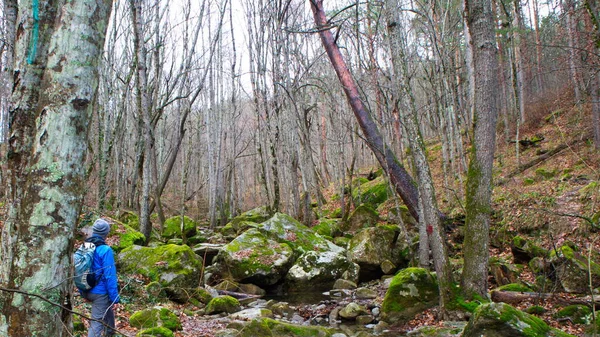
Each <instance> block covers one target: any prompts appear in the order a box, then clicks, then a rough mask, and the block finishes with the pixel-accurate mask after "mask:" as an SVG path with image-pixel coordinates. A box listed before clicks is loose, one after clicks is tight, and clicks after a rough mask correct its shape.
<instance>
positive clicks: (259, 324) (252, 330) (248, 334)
mask: <svg viewBox="0 0 600 337" xmlns="http://www.w3.org/2000/svg"><path fill="white" fill-rule="evenodd" d="M239 336H240V337H255V336H265V337H272V336H273V333H272V332H271V328H269V326H268V325H267V322H265V321H264V320H262V319H253V320H252V321H251V322H250V323H248V324H247V325H245V326H244V327H243V328H242V329H241V331H240V333H239Z"/></svg>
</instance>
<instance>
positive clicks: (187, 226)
mask: <svg viewBox="0 0 600 337" xmlns="http://www.w3.org/2000/svg"><path fill="white" fill-rule="evenodd" d="M181 224H182V218H181V216H174V217H171V218H168V219H167V220H165V225H164V229H163V233H162V236H163V237H164V238H166V239H173V238H183V237H185V238H189V237H192V236H194V235H196V227H197V226H198V224H197V223H196V222H195V221H194V220H192V219H191V218H189V217H187V216H184V217H183V232H182V231H181Z"/></svg>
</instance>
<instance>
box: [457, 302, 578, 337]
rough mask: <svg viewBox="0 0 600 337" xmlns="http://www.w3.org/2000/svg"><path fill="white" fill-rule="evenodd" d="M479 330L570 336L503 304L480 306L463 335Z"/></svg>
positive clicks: (534, 336)
mask: <svg viewBox="0 0 600 337" xmlns="http://www.w3.org/2000/svg"><path fill="white" fill-rule="evenodd" d="M476 329H477V330H476ZM480 329H486V331H490V332H493V330H502V331H503V334H504V335H507V334H510V333H511V332H512V333H514V334H516V335H519V336H525V337H546V336H570V335H568V334H566V333H564V332H562V331H559V330H556V329H552V328H550V327H549V326H548V325H547V324H546V323H545V322H544V321H543V320H541V319H540V318H538V317H535V316H533V315H529V314H527V313H525V312H522V311H520V310H517V309H515V308H513V307H511V306H510V305H508V304H505V303H488V304H485V305H482V306H480V307H479V308H478V309H477V311H476V312H475V314H474V315H473V318H471V320H470V321H469V324H468V325H467V327H466V328H465V331H464V335H469V336H470V335H473V334H478V333H481V330H480ZM511 330H512V331H511Z"/></svg>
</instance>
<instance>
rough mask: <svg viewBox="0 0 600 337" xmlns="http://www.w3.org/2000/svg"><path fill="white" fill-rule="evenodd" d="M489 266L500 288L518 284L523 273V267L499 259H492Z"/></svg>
mask: <svg viewBox="0 0 600 337" xmlns="http://www.w3.org/2000/svg"><path fill="white" fill-rule="evenodd" d="M489 265H490V266H489V268H490V274H491V275H492V276H493V277H494V280H495V281H496V284H497V285H499V286H503V285H506V284H511V283H516V282H518V280H519V275H521V272H522V271H523V268H522V267H518V266H516V265H515V264H513V263H510V262H508V261H505V260H504V259H502V258H497V257H493V258H490V263H489Z"/></svg>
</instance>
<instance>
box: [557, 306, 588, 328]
mask: <svg viewBox="0 0 600 337" xmlns="http://www.w3.org/2000/svg"><path fill="white" fill-rule="evenodd" d="M554 317H555V318H557V319H561V318H562V319H565V318H569V319H570V321H571V322H573V323H575V324H590V323H592V309H590V307H588V306H587V305H581V304H575V305H569V306H566V307H564V308H562V309H560V310H559V311H558V312H557V313H556V314H555V315H554Z"/></svg>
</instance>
